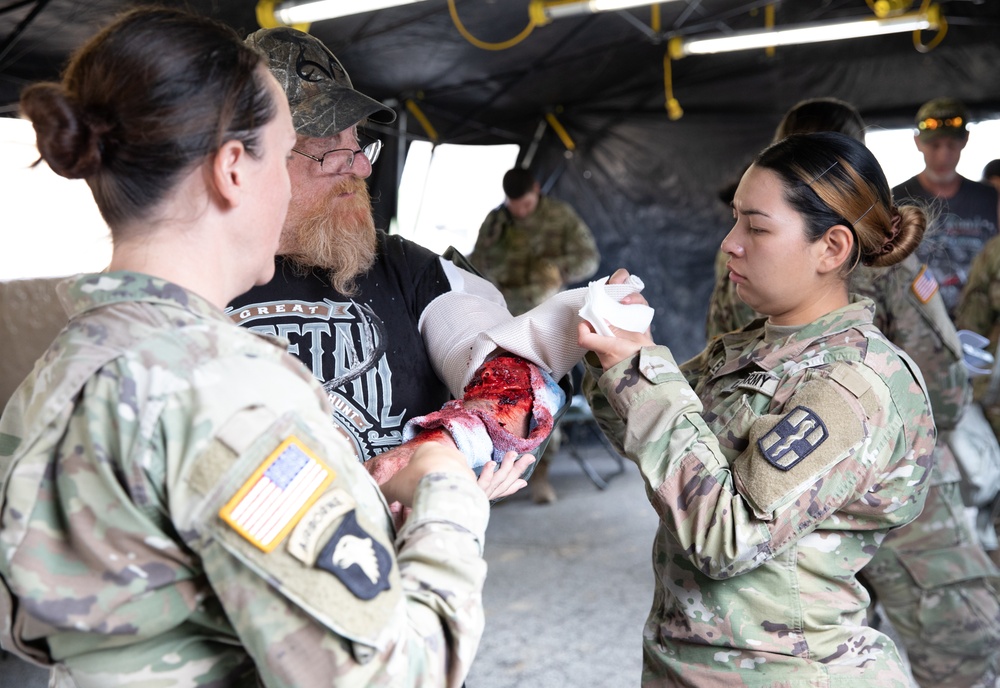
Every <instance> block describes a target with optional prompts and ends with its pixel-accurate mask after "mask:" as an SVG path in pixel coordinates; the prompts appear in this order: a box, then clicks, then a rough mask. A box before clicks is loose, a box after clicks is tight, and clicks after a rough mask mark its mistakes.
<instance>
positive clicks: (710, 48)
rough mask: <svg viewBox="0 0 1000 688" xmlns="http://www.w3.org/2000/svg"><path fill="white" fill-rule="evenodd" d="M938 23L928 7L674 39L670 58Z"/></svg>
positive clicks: (937, 14) (935, 8)
mask: <svg viewBox="0 0 1000 688" xmlns="http://www.w3.org/2000/svg"><path fill="white" fill-rule="evenodd" d="M940 22H941V14H940V9H939V7H938V6H937V5H930V6H929V7H928V8H927V10H926V11H924V12H908V13H906V14H900V15H898V16H895V17H884V18H883V17H872V18H870V19H854V20H851V21H843V22H832V23H816V24H800V25H799V26H789V27H787V28H777V29H765V30H762V31H739V32H736V33H733V34H730V35H727V36H719V37H718V38H683V37H680V36H677V37H674V38H672V39H670V44H669V49H670V56H671V57H672V58H674V59H679V58H681V57H685V56H687V55H707V54H711V53H724V52H733V51H737V50H753V49H757V48H770V47H776V46H782V45H801V44H802V43H821V42H823V41H841V40H846V39H849V38H864V37H867V36H880V35H883V34H889V33H904V32H908V31H919V30H921V29H934V30H936V29H937V28H938V26H939V25H940Z"/></svg>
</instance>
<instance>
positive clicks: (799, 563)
mask: <svg viewBox="0 0 1000 688" xmlns="http://www.w3.org/2000/svg"><path fill="white" fill-rule="evenodd" d="M873 310H874V306H873V304H872V303H871V301H869V300H867V299H862V300H859V301H855V302H853V303H851V304H849V305H848V306H845V307H844V308H841V309H838V310H836V311H834V312H832V313H829V314H827V315H825V316H823V317H822V318H820V319H818V320H816V321H815V322H813V323H810V324H809V325H806V326H804V327H801V328H778V327H772V326H771V325H768V324H765V323H764V322H761V321H757V322H756V323H755V324H754V325H750V326H748V328H747V330H746V331H744V332H737V333H733V334H729V335H725V336H723V337H721V338H718V339H716V340H714V341H713V342H712V344H711V345H710V347H709V348H708V349H706V350H705V351H704V352H703V353H702V354H700V355H699V356H698V357H696V358H695V359H692V360H691V361H689V362H688V363H686V364H685V365H684V366H683V371H682V370H681V368H679V367H678V366H677V364H676V363H675V362H674V361H673V358H672V356H671V354H670V352H669V350H668V349H666V348H665V347H660V346H658V347H650V348H647V349H643V350H642V351H640V352H639V354H638V355H637V356H635V357H633V358H631V359H629V360H626V361H622V362H621V363H619V364H618V365H616V366H614V367H612V368H611V369H609V370H608V371H606V372H605V373H604V374H603V375H602V376H601V377H600V378H599V379H598V381H597V384H598V385H599V389H600V392H601V393H602V394H603V397H602V396H595V394H594V393H595V391H596V390H595V385H594V378H593V377H590V378H589V380H588V384H587V392H588V396H589V397H590V398H591V403H592V406H593V408H594V414H595V416H596V417H597V418H598V421H599V422H600V423H601V425H602V427H603V428H604V429H605V431H606V432H608V434H609V436H611V437H612V438H613V439H615V441H616V442H617V443H618V444H619V445H620V446H621V447H622V448H623V449H624V451H625V452H626V453H627V455H628V456H630V457H631V458H632V459H633V460H634V461H635V462H636V463H637V464H638V466H639V468H640V471H641V472H642V475H643V478H644V480H645V481H646V486H647V493H648V495H649V498H650V501H651V502H652V504H653V506H654V508H655V509H656V511H657V513H658V514H659V515H660V519H661V524H660V528H659V532H658V533H657V537H656V542H655V545H654V551H653V566H654V571H655V577H656V591H655V597H654V603H653V609H652V612H651V613H650V616H649V619H648V621H647V625H646V630H645V633H644V651H643V654H644V669H643V684H644V685H649V686H692V687H694V686H697V687H699V688H700V687H702V686H714V685H726V686H733V687H735V686H754V687H757V686H878V687H879V688H890V686H900V687H904V686H907V685H908V677H907V675H906V672H905V670H904V668H903V665H902V662H901V660H900V658H899V656H898V654H897V652H896V649H895V647H894V646H893V643H892V641H891V640H890V639H889V638H888V637H886V636H885V635H883V634H881V633H879V632H878V631H875V630H873V629H871V628H869V627H867V626H866V625H865V610H866V608H867V606H868V602H869V597H868V593H867V592H866V591H865V589H864V588H863V586H862V585H861V584H860V583H859V582H858V581H857V579H856V574H857V572H858V571H859V570H860V569H861V568H862V567H864V565H865V564H867V563H868V561H869V560H870V559H871V557H872V555H873V554H874V552H875V550H876V549H877V547H878V544H879V542H880V541H881V540H882V538H883V537H884V535H885V533H886V532H887V531H888V529H890V528H892V527H895V526H899V525H902V524H904V523H908V522H909V521H912V520H913V519H914V518H915V517H916V516H917V514H918V513H919V512H920V509H921V507H922V506H923V503H924V496H925V492H926V487H927V484H928V478H929V477H930V468H931V452H932V451H933V447H934V437H935V431H934V425H933V421H932V419H931V414H930V409H929V405H928V401H927V398H926V395H925V393H924V392H923V391H922V389H921V384H920V383H919V382H918V380H919V371H917V370H916V369H915V368H914V367H913V366H912V363H910V362H908V361H907V359H906V358H905V357H904V356H901V355H900V354H899V353H898V352H897V350H896V349H895V348H894V347H893V346H892V345H891V344H889V343H888V342H887V341H886V340H885V338H884V337H883V336H882V335H881V333H879V332H878V330H876V329H875V328H874V327H873V326H872V324H871V322H872V311H873ZM589 373H590V374H591V375H593V374H595V373H596V374H600V370H599V369H595V368H591V369H590V371H589ZM689 384H690V385H693V386H694V388H693V390H692V387H690V386H689ZM620 418H623V419H625V421H624V422H623V421H621V420H619V419H620Z"/></svg>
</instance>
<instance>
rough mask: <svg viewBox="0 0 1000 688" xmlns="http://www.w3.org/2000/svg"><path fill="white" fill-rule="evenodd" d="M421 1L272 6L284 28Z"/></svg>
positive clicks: (320, 0) (328, 0)
mask: <svg viewBox="0 0 1000 688" xmlns="http://www.w3.org/2000/svg"><path fill="white" fill-rule="evenodd" d="M421 1H422V0H313V1H312V2H279V3H277V4H275V6H274V17H275V19H277V20H278V22H279V23H281V24H284V25H285V26H292V25H293V24H311V23H313V22H317V21H322V20H324V19H335V18H336V17H346V16H348V15H351V14H361V13H363V12H374V11H375V10H384V9H386V8H388V7H397V6H399V5H409V4H411V3H414V2H421Z"/></svg>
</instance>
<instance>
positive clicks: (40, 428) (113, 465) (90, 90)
mask: <svg viewBox="0 0 1000 688" xmlns="http://www.w3.org/2000/svg"><path fill="white" fill-rule="evenodd" d="M262 60H263V58H262V56H261V55H260V54H258V53H257V52H255V51H254V50H252V49H251V48H249V47H246V46H245V45H244V44H243V42H242V41H240V39H239V38H238V37H237V36H236V35H235V33H233V32H232V30H231V29H228V28H227V27H224V26H221V25H218V24H215V23H213V22H210V21H208V20H205V19H201V18H197V17H194V16H192V15H187V14H184V13H180V12H176V11H172V10H139V11H135V12H132V13H129V14H126V15H124V16H123V17H122V18H120V19H119V20H117V21H116V22H115V23H113V24H112V25H111V26H110V27H109V28H107V29H105V30H104V31H103V32H101V33H100V34H98V35H97V36H96V37H95V38H94V39H92V40H91V41H90V42H88V44H87V45H85V46H84V47H83V48H82V49H81V50H80V51H79V52H78V53H77V54H76V55H75V57H74V59H73V61H72V62H71V64H70V65H69V68H68V70H67V72H66V75H65V77H64V79H63V81H62V83H61V84H39V85H35V86H32V87H30V88H28V89H26V91H25V93H24V94H23V96H22V105H23V108H24V110H25V112H26V114H27V115H28V116H29V118H30V119H31V120H32V121H33V124H34V126H35V129H36V132H37V134H38V144H39V149H40V151H41V153H42V156H43V157H44V158H45V160H46V161H47V162H48V163H49V164H50V166H51V167H52V168H53V169H54V170H55V171H56V172H58V173H59V174H61V175H63V176H65V177H70V178H84V179H86V180H87V182H88V184H89V185H90V186H91V189H92V190H93V192H94V196H95V199H96V201H97V204H98V207H99V208H100V210H101V212H102V214H103V216H104V218H105V219H106V220H107V222H108V224H109V225H110V226H111V228H112V237H113V243H114V251H113V257H112V263H111V266H110V269H109V271H108V272H106V273H103V274H98V275H85V276H82V277H80V278H78V279H74V280H71V281H69V282H67V283H65V284H64V285H63V295H62V299H63V301H64V303H65V305H66V307H67V309H68V310H69V311H70V322H69V324H68V325H67V327H66V328H65V329H64V330H63V331H62V333H60V335H59V336H58V337H57V338H56V340H55V342H54V343H53V344H52V346H51V347H50V348H49V350H48V352H47V353H46V354H45V356H44V357H43V358H42V359H41V361H40V363H39V364H38V365H37V366H36V367H35V370H34V372H33V373H32V374H31V375H30V376H29V377H28V378H27V380H26V381H25V382H24V383H23V384H22V385H21V386H20V387H19V388H18V390H17V392H16V393H15V395H14V397H13V398H12V400H11V402H10V403H9V405H8V406H7V408H6V410H5V412H4V414H3V418H2V420H0V480H2V483H0V508H2V512H0V514H2V516H0V519H2V521H0V543H2V544H0V576H2V583H3V584H2V585H0V639H2V640H3V644H4V647H5V648H7V649H10V650H13V651H15V652H17V653H18V654H19V655H21V656H22V657H26V658H29V659H31V660H32V661H35V662H37V663H40V664H43V665H52V666H54V677H53V685H58V686H61V687H63V686H74V685H75V686H88V687H89V686H95V687H96V686H100V687H105V686H116V685H140V684H141V685H156V686H163V687H164V688H169V687H172V686H203V685H204V686H207V685H212V686H259V685H267V686H314V685H341V684H344V685H352V686H361V685H364V686H400V685H414V684H417V683H421V684H425V685H446V684H447V685H451V686H458V685H461V684H462V681H463V678H464V676H465V675H466V673H467V671H468V668H469V664H470V662H471V660H472V657H473V656H474V655H475V652H476V647H477V645H478V642H479V637H480V635H481V633H482V628H483V610H482V600H481V591H482V584H483V580H484V578H485V573H486V570H485V569H486V567H485V563H484V562H483V560H482V542H483V536H484V532H485V528H486V522H487V519H488V502H487V498H486V496H485V495H484V493H483V490H480V488H479V487H478V486H477V484H476V480H475V477H474V475H473V473H472V471H471V470H470V469H468V468H467V467H466V465H465V459H464V457H462V455H461V454H459V453H458V452H456V451H455V450H453V449H446V448H444V447H441V446H439V445H434V444H429V445H424V446H423V447H422V448H420V449H418V450H417V451H416V452H415V453H414V455H413V459H412V461H411V462H410V463H409V464H408V465H407V466H406V467H404V468H402V469H401V470H400V471H399V472H398V473H397V474H396V475H395V476H394V477H392V478H391V479H389V480H388V482H386V483H385V484H384V485H383V486H382V489H381V491H380V489H379V487H378V486H377V485H376V484H375V482H374V481H373V480H372V479H371V477H370V476H369V475H368V473H367V472H366V471H365V469H364V467H363V466H362V465H361V464H360V463H359V462H358V460H357V458H356V457H355V454H354V452H353V451H352V450H351V448H350V446H349V445H348V444H347V442H346V441H345V440H344V439H343V438H342V437H341V436H340V435H339V434H338V432H337V431H336V430H335V429H334V426H333V425H332V424H331V423H330V408H329V406H328V402H327V401H326V396H325V394H324V393H323V391H322V390H321V389H320V388H319V386H318V384H317V382H316V380H315V379H314V378H313V377H312V375H311V374H310V373H309V372H308V371H307V370H306V369H305V368H304V367H303V366H302V365H301V364H299V363H298V361H296V360H295V359H293V358H291V357H290V356H289V355H288V354H287V353H286V351H285V346H284V344H283V343H281V342H277V341H268V340H265V339H264V338H261V337H258V336H257V335H254V334H252V333H251V332H249V331H247V330H244V329H242V328H239V327H236V326H234V325H233V324H232V323H231V322H230V321H229V319H228V318H227V317H226V316H225V315H224V314H223V311H222V308H223V307H224V306H225V305H226V303H227V302H229V301H230V300H231V299H232V298H233V297H235V296H237V295H238V294H240V293H242V292H244V291H246V290H247V289H248V288H249V287H251V286H252V285H254V284H260V283H263V282H266V281H267V280H268V279H270V277H271V275H272V272H273V270H274V260H273V258H274V253H275V250H276V249H277V247H278V240H279V235H280V233H281V229H282V223H283V220H284V217H285V210H286V208H287V206H288V200H289V197H290V184H289V177H288V170H287V160H288V157H289V156H290V154H291V150H292V146H294V145H295V131H294V128H293V126H292V119H291V115H290V113H289V107H288V103H287V100H286V98H285V96H284V94H283V93H282V91H281V88H280V87H279V85H278V83H277V81H276V80H275V79H274V77H273V76H271V75H270V73H269V72H268V71H267V70H266V69H265V67H264V65H263V63H262ZM522 483H523V481H522ZM386 499H388V500H390V501H392V500H399V501H401V502H403V503H404V504H407V505H412V508H413V510H412V514H411V515H410V518H409V519H408V520H407V522H406V525H405V527H404V528H403V530H402V531H401V532H400V533H398V535H397V534H396V533H395V532H394V531H393V529H392V526H391V523H390V516H389V512H388V507H387V505H386ZM397 546H398V551H397Z"/></svg>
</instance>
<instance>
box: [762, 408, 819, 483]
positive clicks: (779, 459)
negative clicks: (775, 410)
mask: <svg viewBox="0 0 1000 688" xmlns="http://www.w3.org/2000/svg"><path fill="white" fill-rule="evenodd" d="M829 436H830V433H829V431H828V430H827V429H826V424H825V423H823V420H822V419H821V418H820V417H819V416H817V415H816V413H815V412H814V411H813V410H812V409H810V408H807V407H805V406H796V407H795V408H794V409H792V411H791V412H789V413H788V414H786V415H785V417H784V418H782V419H781V420H780V421H778V424H777V425H775V426H774V427H773V428H771V430H770V431H769V432H768V433H767V434H766V435H764V436H763V437H761V438H760V439H759V440H757V447H758V448H759V449H760V453H761V454H762V455H763V456H764V458H765V459H767V461H768V463H770V464H771V465H772V466H774V467H775V468H777V469H779V470H782V471H787V470H789V469H790V468H792V467H793V466H794V465H795V464H797V463H798V462H800V461H801V460H802V459H804V458H806V457H807V456H809V455H810V454H811V453H812V452H813V451H815V450H816V448H817V447H819V445H821V444H823V442H825V441H826V438H827V437H829Z"/></svg>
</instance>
